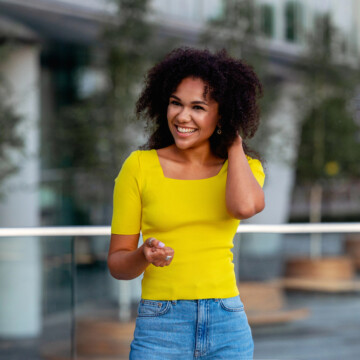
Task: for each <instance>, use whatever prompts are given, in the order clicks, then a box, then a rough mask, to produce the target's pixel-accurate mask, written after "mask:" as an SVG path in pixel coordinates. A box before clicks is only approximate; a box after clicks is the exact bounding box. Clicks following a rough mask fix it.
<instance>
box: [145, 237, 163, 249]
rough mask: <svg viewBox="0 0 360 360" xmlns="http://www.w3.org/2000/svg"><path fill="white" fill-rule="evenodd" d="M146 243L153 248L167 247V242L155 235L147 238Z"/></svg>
mask: <svg viewBox="0 0 360 360" xmlns="http://www.w3.org/2000/svg"><path fill="white" fill-rule="evenodd" d="M146 245H147V246H149V247H152V248H163V247H165V244H164V243H162V242H161V241H159V240H157V239H155V238H154V237H150V238H148V239H146Z"/></svg>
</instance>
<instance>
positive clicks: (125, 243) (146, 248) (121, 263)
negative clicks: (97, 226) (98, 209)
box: [107, 234, 174, 280]
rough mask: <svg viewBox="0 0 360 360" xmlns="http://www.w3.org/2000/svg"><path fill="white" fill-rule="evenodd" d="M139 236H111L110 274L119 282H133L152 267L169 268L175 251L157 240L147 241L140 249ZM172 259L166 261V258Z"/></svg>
mask: <svg viewBox="0 0 360 360" xmlns="http://www.w3.org/2000/svg"><path fill="white" fill-rule="evenodd" d="M138 241H139V234H134V235H118V234H111V240H110V248H109V254H108V261H107V262H108V267H109V270H110V274H111V275H112V276H113V277H114V278H116V279H118V280H131V279H134V278H136V277H138V276H139V275H141V274H142V273H143V272H144V270H145V269H146V268H147V267H148V266H149V265H150V264H153V265H154V266H161V267H162V266H168V265H170V263H171V261H172V259H173V257H174V250H173V249H172V248H170V247H167V246H165V245H164V244H163V243H162V242H160V241H158V240H156V239H155V238H149V239H147V240H146V241H145V242H144V244H142V245H141V246H140V247H139V248H138V247H137V246H138ZM169 256H170V258H169V259H168V260H166V257H169Z"/></svg>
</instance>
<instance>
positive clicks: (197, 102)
mask: <svg viewBox="0 0 360 360" xmlns="http://www.w3.org/2000/svg"><path fill="white" fill-rule="evenodd" d="M170 97H173V98H174V99H176V100H178V101H181V99H180V98H178V97H177V96H176V95H174V94H172V95H170ZM191 104H203V105H207V106H208V103H207V102H205V101H200V100H197V101H192V102H191Z"/></svg>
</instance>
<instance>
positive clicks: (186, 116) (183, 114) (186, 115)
mask: <svg viewBox="0 0 360 360" xmlns="http://www.w3.org/2000/svg"><path fill="white" fill-rule="evenodd" d="M177 120H178V121H179V122H180V123H187V122H189V121H190V120H191V115H190V112H189V111H188V110H187V109H186V108H185V107H184V108H183V109H181V111H180V112H179V113H178V115H177Z"/></svg>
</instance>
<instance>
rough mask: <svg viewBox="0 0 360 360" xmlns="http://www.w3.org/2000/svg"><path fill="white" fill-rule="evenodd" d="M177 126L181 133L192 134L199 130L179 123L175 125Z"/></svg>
mask: <svg viewBox="0 0 360 360" xmlns="http://www.w3.org/2000/svg"><path fill="white" fill-rule="evenodd" d="M175 127H176V130H177V131H178V132H179V133H180V134H192V133H194V132H195V131H196V130H197V129H193V128H187V127H182V126H178V125H175Z"/></svg>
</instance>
